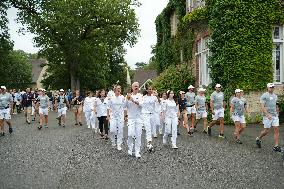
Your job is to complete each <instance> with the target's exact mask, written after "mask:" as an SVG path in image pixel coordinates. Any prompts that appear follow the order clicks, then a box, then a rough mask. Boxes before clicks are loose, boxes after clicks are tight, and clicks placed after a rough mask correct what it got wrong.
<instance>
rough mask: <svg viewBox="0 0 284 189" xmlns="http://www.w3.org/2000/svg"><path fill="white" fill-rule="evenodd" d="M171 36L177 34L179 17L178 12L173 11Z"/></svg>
mask: <svg viewBox="0 0 284 189" xmlns="http://www.w3.org/2000/svg"><path fill="white" fill-rule="evenodd" d="M170 22H171V36H172V37H174V36H175V35H176V34H177V26H178V19H177V15H176V12H173V14H172V16H171V19H170Z"/></svg>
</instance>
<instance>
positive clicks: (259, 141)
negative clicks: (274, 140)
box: [255, 137, 261, 148]
mask: <svg viewBox="0 0 284 189" xmlns="http://www.w3.org/2000/svg"><path fill="white" fill-rule="evenodd" d="M255 142H256V146H257V147H258V148H261V140H260V139H259V138H258V137H257V138H256V139H255Z"/></svg>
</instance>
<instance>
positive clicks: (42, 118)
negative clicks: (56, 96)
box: [37, 89, 50, 130]
mask: <svg viewBox="0 0 284 189" xmlns="http://www.w3.org/2000/svg"><path fill="white" fill-rule="evenodd" d="M45 91H46V90H45V89H40V90H39V96H38V98H37V103H38V104H37V106H38V109H39V110H38V112H39V126H38V129H39V130H41V129H42V126H43V124H44V127H45V128H48V111H49V107H50V104H49V97H48V96H47V95H46V94H45Z"/></svg>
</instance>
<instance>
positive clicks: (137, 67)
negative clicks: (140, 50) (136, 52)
mask: <svg viewBox="0 0 284 189" xmlns="http://www.w3.org/2000/svg"><path fill="white" fill-rule="evenodd" d="M146 65H147V64H146V63H145V62H136V63H135V66H136V70H139V69H144V67H145V66H146Z"/></svg>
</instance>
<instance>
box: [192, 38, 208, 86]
mask: <svg viewBox="0 0 284 189" xmlns="http://www.w3.org/2000/svg"><path fill="white" fill-rule="evenodd" d="M209 42H210V38H209V37H205V38H201V39H200V40H199V41H198V42H197V46H196V53H195V57H196V63H197V64H198V66H199V85H200V86H201V85H202V86H208V85H209V84H210V83H211V82H212V80H211V78H210V68H209V64H208V57H209V54H210V51H209V48H208V43H209ZM197 61H198V62H197Z"/></svg>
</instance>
